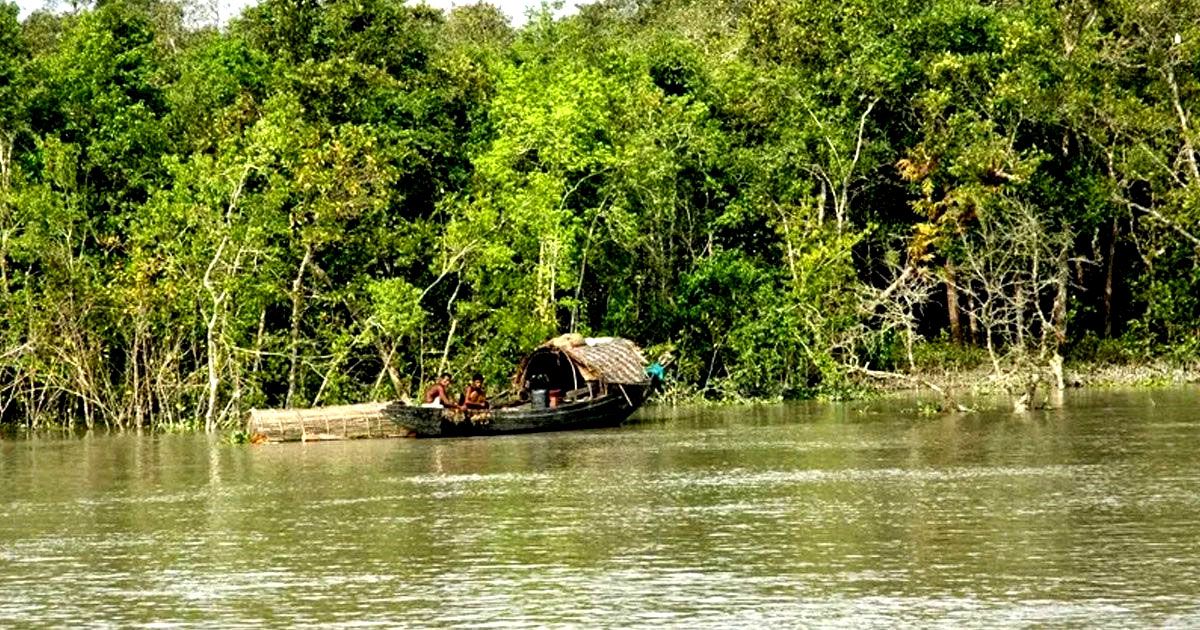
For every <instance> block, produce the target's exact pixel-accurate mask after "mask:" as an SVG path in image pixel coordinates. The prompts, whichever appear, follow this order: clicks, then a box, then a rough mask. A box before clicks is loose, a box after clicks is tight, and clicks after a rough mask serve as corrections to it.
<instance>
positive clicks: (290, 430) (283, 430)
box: [246, 403, 408, 442]
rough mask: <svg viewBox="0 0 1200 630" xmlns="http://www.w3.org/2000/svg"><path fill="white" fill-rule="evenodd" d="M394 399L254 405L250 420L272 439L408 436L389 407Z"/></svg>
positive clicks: (252, 429) (257, 432)
mask: <svg viewBox="0 0 1200 630" xmlns="http://www.w3.org/2000/svg"><path fill="white" fill-rule="evenodd" d="M392 404H393V403H362V404H357V405H338V406H333V407H320V408H317V409H254V410H251V411H250V419H249V420H248V421H247V423H246V432H247V433H249V434H250V435H251V436H252V437H254V436H264V437H265V439H266V440H268V441H271V442H294V441H312V440H344V439H355V438H380V437H408V432H407V431H406V430H405V429H404V428H403V427H400V426H397V425H396V423H394V422H392V421H391V420H390V419H389V418H388V416H387V414H386V411H385V410H386V409H387V408H388V407H389V406H390V405H392ZM258 439H259V440H262V439H264V438H258Z"/></svg>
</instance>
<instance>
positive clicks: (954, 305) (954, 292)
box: [945, 260, 963, 346]
mask: <svg viewBox="0 0 1200 630" xmlns="http://www.w3.org/2000/svg"><path fill="white" fill-rule="evenodd" d="M945 269H946V315H947V316H948V317H949V319H950V339H951V341H953V342H954V343H955V344H956V345H960V346H961V345H962V342H963V336H962V319H961V318H960V314H959V309H958V284H957V281H956V276H955V271H954V265H953V264H952V263H951V262H950V261H948V260H947V261H946V267H945Z"/></svg>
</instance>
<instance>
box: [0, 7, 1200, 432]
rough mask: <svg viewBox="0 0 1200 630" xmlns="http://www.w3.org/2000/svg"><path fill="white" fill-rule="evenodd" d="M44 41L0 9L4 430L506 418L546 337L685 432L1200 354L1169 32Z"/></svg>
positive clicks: (335, 23)
mask: <svg viewBox="0 0 1200 630" xmlns="http://www.w3.org/2000/svg"><path fill="white" fill-rule="evenodd" d="M72 6H75V7H77V8H76V9H75V10H71V11H67V12H65V13H55V12H37V13H34V14H32V15H30V16H28V17H26V18H24V19H23V20H21V19H18V11H17V8H16V6H15V5H12V4H0V419H2V420H3V421H4V422H7V423H28V424H38V423H45V422H59V421H67V422H81V423H84V424H87V425H88V426H92V425H95V424H104V425H110V426H132V425H180V424H183V425H193V426H197V427H205V428H208V429H210V430H211V429H215V428H217V427H220V426H226V425H230V424H232V423H234V422H236V420H237V419H238V418H240V417H241V415H242V413H244V411H245V410H247V409H248V408H250V407H252V406H259V407H262V406H268V407H269V406H282V405H287V406H310V405H319V404H323V403H334V402H345V401H363V400H379V399H387V398H392V397H397V396H403V395H412V394H413V393H414V392H415V391H417V389H418V388H419V387H420V385H421V383H422V382H424V381H427V380H429V378H430V376H431V375H433V374H436V373H439V372H440V371H442V370H446V369H449V370H451V371H455V372H457V373H459V374H465V373H467V372H469V371H473V370H476V369H478V370H480V371H482V372H483V373H484V374H486V375H487V376H488V378H489V380H490V382H491V383H493V384H497V385H494V387H498V388H500V387H503V386H502V385H498V384H499V383H503V382H505V379H506V377H507V376H508V374H509V372H510V371H511V368H512V366H513V362H514V360H515V359H516V358H517V357H518V356H519V354H520V353H521V352H522V351H525V350H527V349H529V348H531V347H533V346H535V345H536V344H538V343H540V342H541V341H543V340H545V339H547V338H549V337H551V336H553V335H555V334H557V333H560V332H565V331H578V332H582V333H585V334H597V335H603V334H619V335H622V336H626V337H630V338H633V339H636V340H638V341H639V342H641V343H642V344H644V345H646V346H647V347H648V348H649V349H650V352H651V355H652V357H651V358H653V357H654V356H657V355H658V354H660V353H663V352H670V353H671V355H672V356H673V357H675V359H676V361H675V363H674V364H673V365H672V368H671V374H670V375H671V377H672V379H673V382H674V383H675V384H676V390H675V391H676V393H677V394H678V393H679V392H682V391H686V392H691V393H693V394H695V395H701V396H706V397H727V396H736V397H753V398H764V397H765V398H770V397H799V396H807V395H813V394H815V393H819V392H839V391H845V390H846V389H847V388H849V387H852V386H853V385H854V384H855V383H862V382H863V381H864V379H866V380H868V381H869V380H871V379H875V378H879V379H887V378H891V376H893V375H900V376H901V377H902V378H908V377H911V378H916V376H914V375H917V374H920V373H921V372H922V370H925V371H929V370H931V369H940V368H941V367H944V366H947V365H956V362H961V363H963V366H962V367H963V368H964V369H976V370H982V371H983V373H986V374H989V375H992V376H995V377H997V378H998V379H1003V378H1010V377H1011V376H1012V375H1013V374H1024V373H1040V372H1043V371H1045V370H1051V371H1053V370H1054V368H1055V366H1061V361H1062V357H1066V358H1067V360H1068V362H1069V361H1071V360H1078V361H1099V362H1100V363H1102V364H1114V363H1117V364H1137V363H1140V362H1146V361H1149V360H1151V359H1163V360H1166V361H1167V362H1168V363H1171V364H1174V365H1188V364H1194V362H1195V361H1196V356H1197V350H1198V349H1200V265H1198V264H1197V260H1198V259H1197V254H1198V252H1200V165H1198V164H1200V155H1198V154H1197V148H1198V147H1197V143H1200V132H1198V131H1197V125H1198V124H1200V121H1196V120H1195V116H1196V115H1197V114H1198V113H1200V3H1197V2H1195V1H1192V0H1185V1H1182V2H1173V3H1156V2H1141V1H1135V0H1117V1H1116V2H1104V3H1093V2H1088V1H1086V0H1080V1H1075V0H1071V1H1067V2H1059V1H1055V2H1050V1H1049V0H1032V1H1022V2H972V1H967V0H904V1H899V2H893V3H879V2H867V1H853V0H852V1H848V2H847V1H843V0H838V1H836V2H835V1H832V0H830V1H826V0H739V1H706V2H699V1H688V0H661V1H648V2H636V1H632V0H612V1H607V2H599V3H596V4H592V5H589V6H585V7H583V8H581V9H580V10H579V11H578V13H577V14H575V15H572V16H570V17H564V18H557V19H556V18H555V17H553V12H552V11H551V10H549V9H544V10H542V11H538V12H534V13H533V14H532V15H531V16H530V18H529V20H528V22H527V23H526V24H524V25H523V26H520V27H514V26H512V25H511V24H510V23H509V21H508V20H507V19H506V18H505V17H504V15H503V14H502V13H501V12H499V11H498V10H497V9H495V8H493V7H491V6H488V5H486V4H479V5H473V6H463V7H459V8H456V9H454V10H453V11H450V12H449V13H444V12H441V11H439V10H436V9H432V8H429V7H426V6H423V5H413V4H404V3H402V2H400V1H399V0H355V1H353V2H351V1H349V0H322V1H317V0H304V1H300V0H263V1H262V2H260V3H259V4H258V5H257V6H254V7H251V8H249V9H247V10H245V11H244V12H243V13H242V14H241V15H240V16H238V17H236V18H235V19H233V20H232V21H230V22H229V23H228V24H227V25H223V26H221V27H220V28H216V27H214V26H212V25H211V24H206V22H205V19H206V14H205V12H204V11H203V10H201V9H198V8H197V7H196V6H194V5H191V4H177V3H174V2H165V1H161V0H109V1H107V2H103V3H97V4H96V5H95V6H88V5H87V4H86V3H83V4H73V5H72ZM968 363H969V365H968ZM64 419H65V420H64Z"/></svg>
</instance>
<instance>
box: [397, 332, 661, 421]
mask: <svg viewBox="0 0 1200 630" xmlns="http://www.w3.org/2000/svg"><path fill="white" fill-rule="evenodd" d="M649 387H650V380H649V378H648V377H647V376H646V370H645V359H643V358H642V353H641V350H639V349H638V347H637V346H636V345H635V344H634V343H633V342H631V341H629V340H628V339H620V338H617V337H601V338H584V337H581V336H579V335H563V336H561V337H558V338H556V339H553V340H551V341H548V342H546V343H545V344H543V345H542V346H541V347H539V348H538V349H536V350H534V351H533V352H532V353H531V354H530V355H529V356H527V357H526V358H525V359H524V360H523V361H522V362H521V365H520V367H519V368H518V369H517V375H516V376H515V377H514V378H513V390H514V391H516V392H518V394H517V396H516V398H515V399H514V400H512V401H510V402H504V403H501V404H498V405H497V406H495V407H493V408H491V409H482V410H459V409H446V408H440V407H429V406H422V405H414V404H405V403H399V402H398V403H393V404H391V405H389V406H388V407H387V408H385V409H384V415H385V416H386V417H387V418H389V419H390V420H391V421H392V422H393V423H395V425H396V427H397V429H399V430H401V431H402V432H405V433H408V434H411V435H414V436H416V437H442V436H465V435H497V434H502V433H528V432H532V431H559V430H565V429H583V428H594V427H607V426H616V425H619V424H621V422H623V421H624V420H625V419H626V418H628V417H629V415H630V414H632V413H633V412H634V411H636V410H637V408H638V406H640V405H641V404H642V402H643V401H644V400H645V398H646V394H647V391H648V389H649Z"/></svg>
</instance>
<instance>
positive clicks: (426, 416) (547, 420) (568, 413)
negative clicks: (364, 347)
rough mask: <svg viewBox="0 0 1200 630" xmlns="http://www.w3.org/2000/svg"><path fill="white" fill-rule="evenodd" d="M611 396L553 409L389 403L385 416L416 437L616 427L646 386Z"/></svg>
mask: <svg viewBox="0 0 1200 630" xmlns="http://www.w3.org/2000/svg"><path fill="white" fill-rule="evenodd" d="M613 390H614V391H611V392H610V393H609V394H608V395H605V396H601V397H599V398H595V399H592V400H587V401H582V402H572V403H565V404H561V405H559V406H558V407H556V408H553V409H533V408H531V407H530V406H528V405H524V406H519V407H501V408H497V409H487V410H480V411H459V410H451V409H440V408H435V407H417V406H410V405H403V404H400V403H397V404H394V405H391V406H389V407H388V408H387V409H386V410H385V415H386V416H387V417H388V419H389V420H391V421H392V422H394V423H395V424H396V425H397V426H398V427H399V428H400V429H402V430H404V431H406V432H408V433H409V434H411V435H413V436H415V437H453V436H472V435H502V434H506V433H533V432H537V431H565V430H570V429H592V428H601V427H613V426H617V425H619V424H621V423H622V422H624V421H625V419H627V418H628V417H629V416H630V414H632V413H633V412H634V411H636V410H637V408H638V407H639V406H640V405H641V403H642V400H643V399H644V398H645V393H646V392H645V388H644V387H640V386H629V385H625V386H622V387H621V388H615V387H614V388H613Z"/></svg>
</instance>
